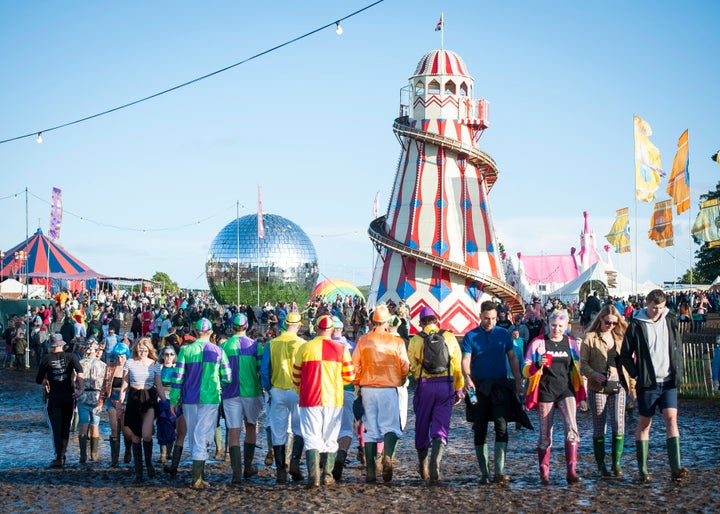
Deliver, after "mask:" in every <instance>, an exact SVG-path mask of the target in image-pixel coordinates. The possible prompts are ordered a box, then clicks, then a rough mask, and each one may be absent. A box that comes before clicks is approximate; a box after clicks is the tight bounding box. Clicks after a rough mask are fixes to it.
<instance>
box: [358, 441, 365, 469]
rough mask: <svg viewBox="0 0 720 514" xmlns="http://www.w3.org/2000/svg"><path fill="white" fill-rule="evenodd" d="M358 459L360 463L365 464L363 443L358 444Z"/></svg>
mask: <svg viewBox="0 0 720 514" xmlns="http://www.w3.org/2000/svg"><path fill="white" fill-rule="evenodd" d="M357 458H358V461H360V464H361V465H362V466H364V465H365V445H362V446H358V456H357Z"/></svg>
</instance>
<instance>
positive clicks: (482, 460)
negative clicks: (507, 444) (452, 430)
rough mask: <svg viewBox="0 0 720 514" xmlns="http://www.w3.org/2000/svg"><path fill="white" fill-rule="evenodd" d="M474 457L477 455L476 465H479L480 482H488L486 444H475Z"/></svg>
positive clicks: (488, 470)
mask: <svg viewBox="0 0 720 514" xmlns="http://www.w3.org/2000/svg"><path fill="white" fill-rule="evenodd" d="M475 457H477V461H478V466H480V474H481V475H482V476H481V477H480V483H481V484H489V483H490V469H489V468H488V445H487V444H480V445H476V446H475Z"/></svg>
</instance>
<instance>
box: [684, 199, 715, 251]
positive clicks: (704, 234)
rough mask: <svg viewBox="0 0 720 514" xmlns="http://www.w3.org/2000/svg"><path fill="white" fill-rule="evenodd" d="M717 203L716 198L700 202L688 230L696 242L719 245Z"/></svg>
mask: <svg viewBox="0 0 720 514" xmlns="http://www.w3.org/2000/svg"><path fill="white" fill-rule="evenodd" d="M718 204H719V202H718V199H717V198H713V199H712V200H706V201H704V202H703V203H701V204H700V212H698V215H697V218H695V224H694V225H693V227H692V230H691V231H690V233H691V234H692V236H693V239H695V242H697V244H703V243H707V244H708V245H709V246H720V205H718Z"/></svg>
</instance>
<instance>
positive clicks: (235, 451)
mask: <svg viewBox="0 0 720 514" xmlns="http://www.w3.org/2000/svg"><path fill="white" fill-rule="evenodd" d="M230 467H231V468H232V481H231V482H230V483H231V484H240V483H241V477H242V453H241V450H240V447H239V446H231V447H230Z"/></svg>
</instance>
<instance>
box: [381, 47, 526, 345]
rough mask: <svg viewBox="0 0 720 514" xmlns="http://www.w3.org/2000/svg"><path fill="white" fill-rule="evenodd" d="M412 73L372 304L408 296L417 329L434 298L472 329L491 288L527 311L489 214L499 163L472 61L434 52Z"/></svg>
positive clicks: (399, 123)
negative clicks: (489, 147) (483, 145)
mask: <svg viewBox="0 0 720 514" xmlns="http://www.w3.org/2000/svg"><path fill="white" fill-rule="evenodd" d="M409 80H410V84H409V87H406V88H403V90H402V91H401V107H400V117H399V118H397V119H396V120H395V123H394V125H393V131H394V132H395V135H396V136H397V138H398V140H399V141H400V144H401V146H402V152H401V155H400V160H399V163H398V169H397V173H396V175H395V182H394V184H393V189H392V193H391V195H390V203H389V207H388V211H387V214H386V215H385V216H381V217H379V218H377V219H375V220H374V221H373V222H372V223H371V225H370V229H369V235H370V238H371V240H372V241H373V243H374V244H375V246H376V248H377V250H378V253H379V256H380V258H379V259H378V261H377V265H376V267H375V270H374V273H373V279H372V286H371V291H370V298H369V303H370V305H373V304H377V303H381V302H388V301H389V300H393V301H395V302H397V301H399V300H401V299H402V300H406V302H407V303H408V306H409V307H410V313H411V318H412V325H413V326H414V327H417V326H418V320H417V316H418V314H419V312H420V310H421V309H422V308H423V307H425V306H429V307H431V308H432V309H433V310H434V311H435V312H436V313H437V314H438V315H439V317H440V321H441V326H442V328H445V329H450V330H452V331H453V332H455V333H458V334H459V333H465V332H467V331H468V330H470V329H472V328H474V327H475V326H476V325H477V324H478V322H479V310H480V302H482V301H484V300H486V299H489V298H490V297H491V296H495V297H502V298H504V299H506V300H507V301H508V302H509V303H510V308H511V310H512V311H513V312H522V311H523V302H522V298H521V297H520V295H519V294H518V293H517V292H516V291H515V290H514V289H513V288H512V287H510V286H509V285H507V284H506V283H505V277H504V274H503V270H502V266H501V263H500V257H501V256H500V254H499V250H498V247H497V241H496V237H495V229H494V227H493V222H492V216H491V214H490V208H489V202H488V192H489V191H490V188H491V187H492V185H493V184H494V183H495V180H496V179H497V175H498V171H497V167H496V166H495V162H494V161H493V160H492V159H491V158H490V156H489V155H487V154H486V153H484V152H482V151H480V150H479V148H478V140H479V138H480V135H481V134H482V132H483V131H484V130H485V129H486V128H487V126H488V103H487V102H486V101H485V100H483V99H478V98H474V97H473V92H474V81H473V79H472V77H471V76H470V75H469V74H468V72H467V69H466V67H465V63H464V62H463V60H462V59H461V58H460V56H459V55H457V54H456V53H455V52H452V51H449V50H433V51H432V52H428V53H427V54H426V55H425V56H424V57H423V58H422V59H421V60H420V62H419V63H418V66H417V69H416V70H415V74H414V75H413V76H412V77H410V79H409Z"/></svg>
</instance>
